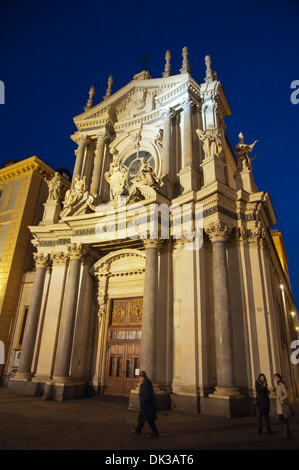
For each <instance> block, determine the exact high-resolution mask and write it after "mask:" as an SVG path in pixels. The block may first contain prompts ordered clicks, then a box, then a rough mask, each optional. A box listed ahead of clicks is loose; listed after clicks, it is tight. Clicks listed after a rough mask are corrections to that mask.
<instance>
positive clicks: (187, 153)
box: [182, 98, 193, 167]
mask: <svg viewBox="0 0 299 470" xmlns="http://www.w3.org/2000/svg"><path fill="white" fill-rule="evenodd" d="M182 105H183V110H184V127H183V148H184V154H183V159H184V165H183V166H184V167H186V166H192V163H193V159H192V119H191V112H192V105H193V103H192V101H191V100H190V98H186V99H185V100H184V101H183V103H182Z"/></svg>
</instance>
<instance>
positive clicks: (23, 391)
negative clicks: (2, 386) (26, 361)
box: [7, 374, 39, 396]
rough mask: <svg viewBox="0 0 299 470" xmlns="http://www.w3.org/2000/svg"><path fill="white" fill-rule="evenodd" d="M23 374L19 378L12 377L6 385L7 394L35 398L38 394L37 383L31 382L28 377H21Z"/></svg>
mask: <svg viewBox="0 0 299 470" xmlns="http://www.w3.org/2000/svg"><path fill="white" fill-rule="evenodd" d="M22 375H24V376H25V374H20V375H19V376H16V377H12V378H11V379H10V380H9V382H8V385H7V393H15V394H19V395H30V396H35V395H37V394H38V385H39V384H38V383H35V382H32V381H31V378H32V375H31V374H30V377H29V376H28V377H22Z"/></svg>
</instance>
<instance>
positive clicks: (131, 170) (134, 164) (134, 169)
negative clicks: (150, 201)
mask: <svg viewBox="0 0 299 470" xmlns="http://www.w3.org/2000/svg"><path fill="white" fill-rule="evenodd" d="M142 158H146V160H147V162H148V163H149V164H150V166H151V167H152V168H153V170H155V166H156V164H155V159H154V157H153V156H152V155H151V154H150V153H149V152H147V151H146V150H139V151H138V152H135V153H133V154H132V155H130V156H129V157H127V158H126V159H125V160H124V162H123V166H124V168H125V169H126V170H127V172H128V174H127V180H128V183H129V184H130V181H131V179H132V178H133V177H134V176H135V175H136V174H137V173H138V171H139V169H140V165H141V159H142Z"/></svg>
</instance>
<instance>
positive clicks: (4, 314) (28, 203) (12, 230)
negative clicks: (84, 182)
mask: <svg viewBox="0 0 299 470" xmlns="http://www.w3.org/2000/svg"><path fill="white" fill-rule="evenodd" d="M54 174H55V171H54V170H53V169H52V168H51V167H50V166H48V165H47V164H46V163H44V162H43V161H42V160H40V159H39V158H38V157H36V156H33V157H30V158H27V159H25V160H22V161H20V162H18V161H16V160H13V159H10V160H8V161H7V162H6V163H5V164H4V165H3V167H2V168H1V169H0V340H1V341H2V343H3V345H4V351H5V362H6V366H7V364H8V362H9V361H8V359H9V358H11V357H13V358H14V360H13V362H15V361H17V357H18V354H19V351H20V347H21V343H22V338H23V333H24V331H23V330H22V328H21V329H20V330H19V331H18V333H17V338H18V339H16V340H15V341H14V345H12V338H13V335H14V331H15V323H16V321H17V318H18V316H20V317H22V319H23V320H22V324H24V323H25V320H26V316H27V311H28V306H29V300H30V297H31V292H30V294H29V296H27V302H26V304H25V305H22V308H21V312H19V304H20V301H21V297H22V293H23V291H24V286H26V284H27V281H26V279H27V277H26V273H27V272H32V270H33V269H34V261H33V250H34V247H33V245H32V244H31V240H32V235H31V233H30V230H29V228H28V227H29V225H32V224H33V225H35V224H38V223H39V222H40V221H41V220H42V217H43V212H44V206H43V204H44V203H45V202H46V199H47V197H48V185H47V180H49V181H50V180H51V179H52V178H53V176H54ZM66 184H68V182H67V181H66ZM33 276H34V274H33ZM24 277H25V282H24ZM31 277H32V275H31ZM23 300H24V299H23ZM18 313H19V315H18ZM12 348H13V349H12ZM0 367H1V368H2V372H1V377H3V375H5V374H7V373H9V372H10V370H9V369H8V368H7V367H5V366H2V365H0ZM4 369H5V374H4Z"/></svg>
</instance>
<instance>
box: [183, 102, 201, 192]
mask: <svg viewBox="0 0 299 470" xmlns="http://www.w3.org/2000/svg"><path fill="white" fill-rule="evenodd" d="M192 106H193V102H192V100H191V99H190V98H189V97H187V98H185V99H184V100H183V102H182V107H183V110H184V119H183V130H182V133H183V135H182V141H183V162H182V169H181V171H180V174H179V176H180V184H181V187H182V188H183V192H184V193H187V192H189V191H197V190H198V188H199V174H198V173H197V171H195V170H194V168H193V143H192Z"/></svg>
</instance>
